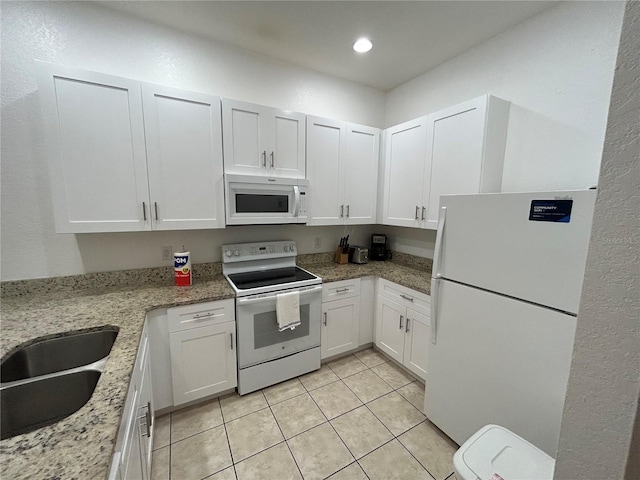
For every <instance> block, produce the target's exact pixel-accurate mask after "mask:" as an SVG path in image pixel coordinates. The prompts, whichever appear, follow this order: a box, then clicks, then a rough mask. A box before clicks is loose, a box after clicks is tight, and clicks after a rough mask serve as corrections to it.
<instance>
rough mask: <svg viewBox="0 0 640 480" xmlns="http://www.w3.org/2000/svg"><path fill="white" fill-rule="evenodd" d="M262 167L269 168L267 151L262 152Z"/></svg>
mask: <svg viewBox="0 0 640 480" xmlns="http://www.w3.org/2000/svg"><path fill="white" fill-rule="evenodd" d="M262 166H263V167H264V168H267V151H266V150H263V151H262Z"/></svg>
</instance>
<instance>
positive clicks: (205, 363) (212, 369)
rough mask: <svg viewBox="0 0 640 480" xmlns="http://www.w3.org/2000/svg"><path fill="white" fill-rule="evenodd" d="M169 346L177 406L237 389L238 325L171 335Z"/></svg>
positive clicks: (174, 396) (174, 399) (196, 329)
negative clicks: (236, 332) (236, 345)
mask: <svg viewBox="0 0 640 480" xmlns="http://www.w3.org/2000/svg"><path fill="white" fill-rule="evenodd" d="M169 344H170V348H171V373H172V378H173V404H174V406H178V405H181V404H183V403H186V402H190V401H192V400H197V399H199V398H203V397H206V396H208V395H213V394H215V393H218V392H222V391H224V390H228V389H230V388H233V387H235V386H236V385H237V375H236V352H235V322H226V323H221V324H218V325H211V326H208V327H200V328H193V329H190V330H185V331H181V332H175V333H171V334H170V338H169Z"/></svg>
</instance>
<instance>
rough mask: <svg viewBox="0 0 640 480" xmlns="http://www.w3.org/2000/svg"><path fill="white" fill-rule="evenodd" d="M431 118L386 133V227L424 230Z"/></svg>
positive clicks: (422, 118) (384, 209) (384, 207)
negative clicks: (423, 220)
mask: <svg viewBox="0 0 640 480" xmlns="http://www.w3.org/2000/svg"><path fill="white" fill-rule="evenodd" d="M426 148H427V117H426V116H425V117H420V118H417V119H415V120H411V121H409V122H405V123H402V124H400V125H396V126H394V127H391V128H389V129H387V130H385V164H384V203H383V208H382V223H384V224H386V225H398V226H400V227H420V226H421V223H422V220H421V219H422V217H423V213H425V214H426V212H424V211H423V210H422V208H423V206H424V204H425V202H424V190H425V185H429V176H430V169H429V168H427V165H426Z"/></svg>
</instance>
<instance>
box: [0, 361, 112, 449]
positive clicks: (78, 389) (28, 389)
mask: <svg viewBox="0 0 640 480" xmlns="http://www.w3.org/2000/svg"><path fill="white" fill-rule="evenodd" d="M100 374H101V372H100V371H99V370H83V371H79V372H73V373H66V374H62V375H58V376H54V377H48V378H42V379H38V380H33V381H30V382H26V383H21V384H14V385H11V386H8V387H3V388H2V390H1V391H0V404H1V405H2V409H1V410H0V416H1V418H0V422H1V423H0V429H1V430H2V435H1V439H2V440H4V439H5V438H10V437H13V436H15V435H20V434H22V433H27V432H31V431H32V430H36V429H38V428H41V427H44V426H46V425H51V424H53V423H55V422H57V421H59V420H62V419H63V418H65V417H68V416H69V415H71V414H72V413H74V412H76V411H78V410H79V409H80V408H81V407H82V406H83V405H84V404H85V403H87V402H88V401H89V399H90V398H91V395H92V394H93V391H94V390H95V388H96V384H97V383H98V379H99V378H100Z"/></svg>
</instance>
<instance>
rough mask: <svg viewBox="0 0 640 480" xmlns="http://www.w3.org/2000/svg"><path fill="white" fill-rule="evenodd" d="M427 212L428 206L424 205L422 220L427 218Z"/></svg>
mask: <svg viewBox="0 0 640 480" xmlns="http://www.w3.org/2000/svg"><path fill="white" fill-rule="evenodd" d="M426 213H427V209H426V207H422V220H426V217H425V214H426Z"/></svg>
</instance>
